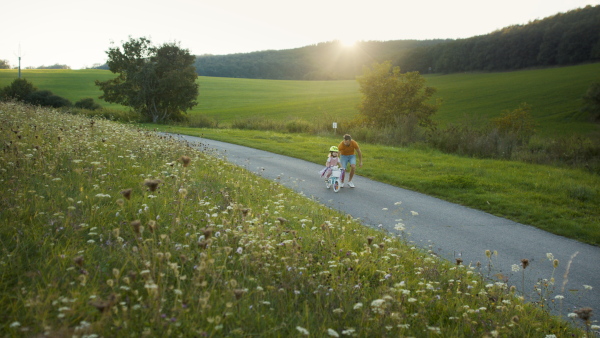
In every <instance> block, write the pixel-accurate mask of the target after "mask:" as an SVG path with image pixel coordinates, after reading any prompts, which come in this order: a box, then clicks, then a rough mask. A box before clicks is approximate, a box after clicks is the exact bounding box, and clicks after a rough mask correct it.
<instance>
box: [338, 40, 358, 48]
mask: <svg viewBox="0 0 600 338" xmlns="http://www.w3.org/2000/svg"><path fill="white" fill-rule="evenodd" d="M340 43H341V44H342V46H344V47H346V48H352V47H354V45H356V40H353V39H341V40H340Z"/></svg>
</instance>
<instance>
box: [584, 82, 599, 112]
mask: <svg viewBox="0 0 600 338" xmlns="http://www.w3.org/2000/svg"><path fill="white" fill-rule="evenodd" d="M583 102H584V106H583V108H582V109H581V110H583V111H585V112H588V113H589V114H590V116H591V118H592V120H593V121H597V122H600V82H594V83H592V85H591V86H590V87H589V88H588V90H587V92H586V93H585V95H584V96H583Z"/></svg>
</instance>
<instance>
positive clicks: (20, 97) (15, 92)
mask: <svg viewBox="0 0 600 338" xmlns="http://www.w3.org/2000/svg"><path fill="white" fill-rule="evenodd" d="M36 90H37V88H36V87H34V86H33V83H31V82H29V81H27V80H25V79H15V80H14V81H13V82H12V83H11V84H10V85H8V86H6V87H4V88H3V89H2V90H0V101H9V100H17V101H25V99H26V98H27V96H29V95H30V94H31V93H33V92H35V91H36Z"/></svg>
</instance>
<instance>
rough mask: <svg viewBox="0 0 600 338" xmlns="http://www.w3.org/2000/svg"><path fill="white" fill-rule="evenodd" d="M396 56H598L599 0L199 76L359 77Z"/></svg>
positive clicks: (201, 64)
mask: <svg viewBox="0 0 600 338" xmlns="http://www.w3.org/2000/svg"><path fill="white" fill-rule="evenodd" d="M388 60H389V61H392V64H393V66H399V67H400V68H401V69H402V71H419V72H420V73H422V74H426V73H431V72H435V73H453V72H463V71H508V70H518V69H523V68H530V67H549V66H563V65H573V64H580V63H585V62H597V61H600V5H597V6H587V7H585V8H580V9H576V10H572V11H569V12H566V13H559V14H556V15H554V16H551V17H548V18H545V19H541V20H535V21H532V22H530V23H528V24H525V25H514V26H510V27H506V28H503V29H500V30H497V31H495V32H492V33H490V34H486V35H481V36H476V37H472V38H468V39H458V40H449V39H447V40H424V41H420V40H397V41H362V42H358V43H357V44H356V45H355V46H354V47H352V48H348V47H344V46H343V45H342V44H341V43H340V42H339V41H332V42H324V43H319V44H317V45H311V46H306V47H302V48H296V49H289V50H280V51H275V50H270V51H260V52H253V53H243V54H230V55H201V56H197V57H196V62H195V67H196V72H197V73H198V75H201V76H216V77H233V78H254V79H278V80H282V79H285V80H339V79H354V78H355V77H356V76H358V75H360V74H362V69H363V67H364V66H370V65H371V64H372V63H381V62H385V61H388Z"/></svg>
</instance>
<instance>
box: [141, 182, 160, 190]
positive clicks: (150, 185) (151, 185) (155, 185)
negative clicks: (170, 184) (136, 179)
mask: <svg viewBox="0 0 600 338" xmlns="http://www.w3.org/2000/svg"><path fill="white" fill-rule="evenodd" d="M160 183H162V181H161V180H149V179H148V180H145V181H144V185H145V186H147V187H148V189H149V190H150V191H156V189H157V188H158V185H159V184H160Z"/></svg>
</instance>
